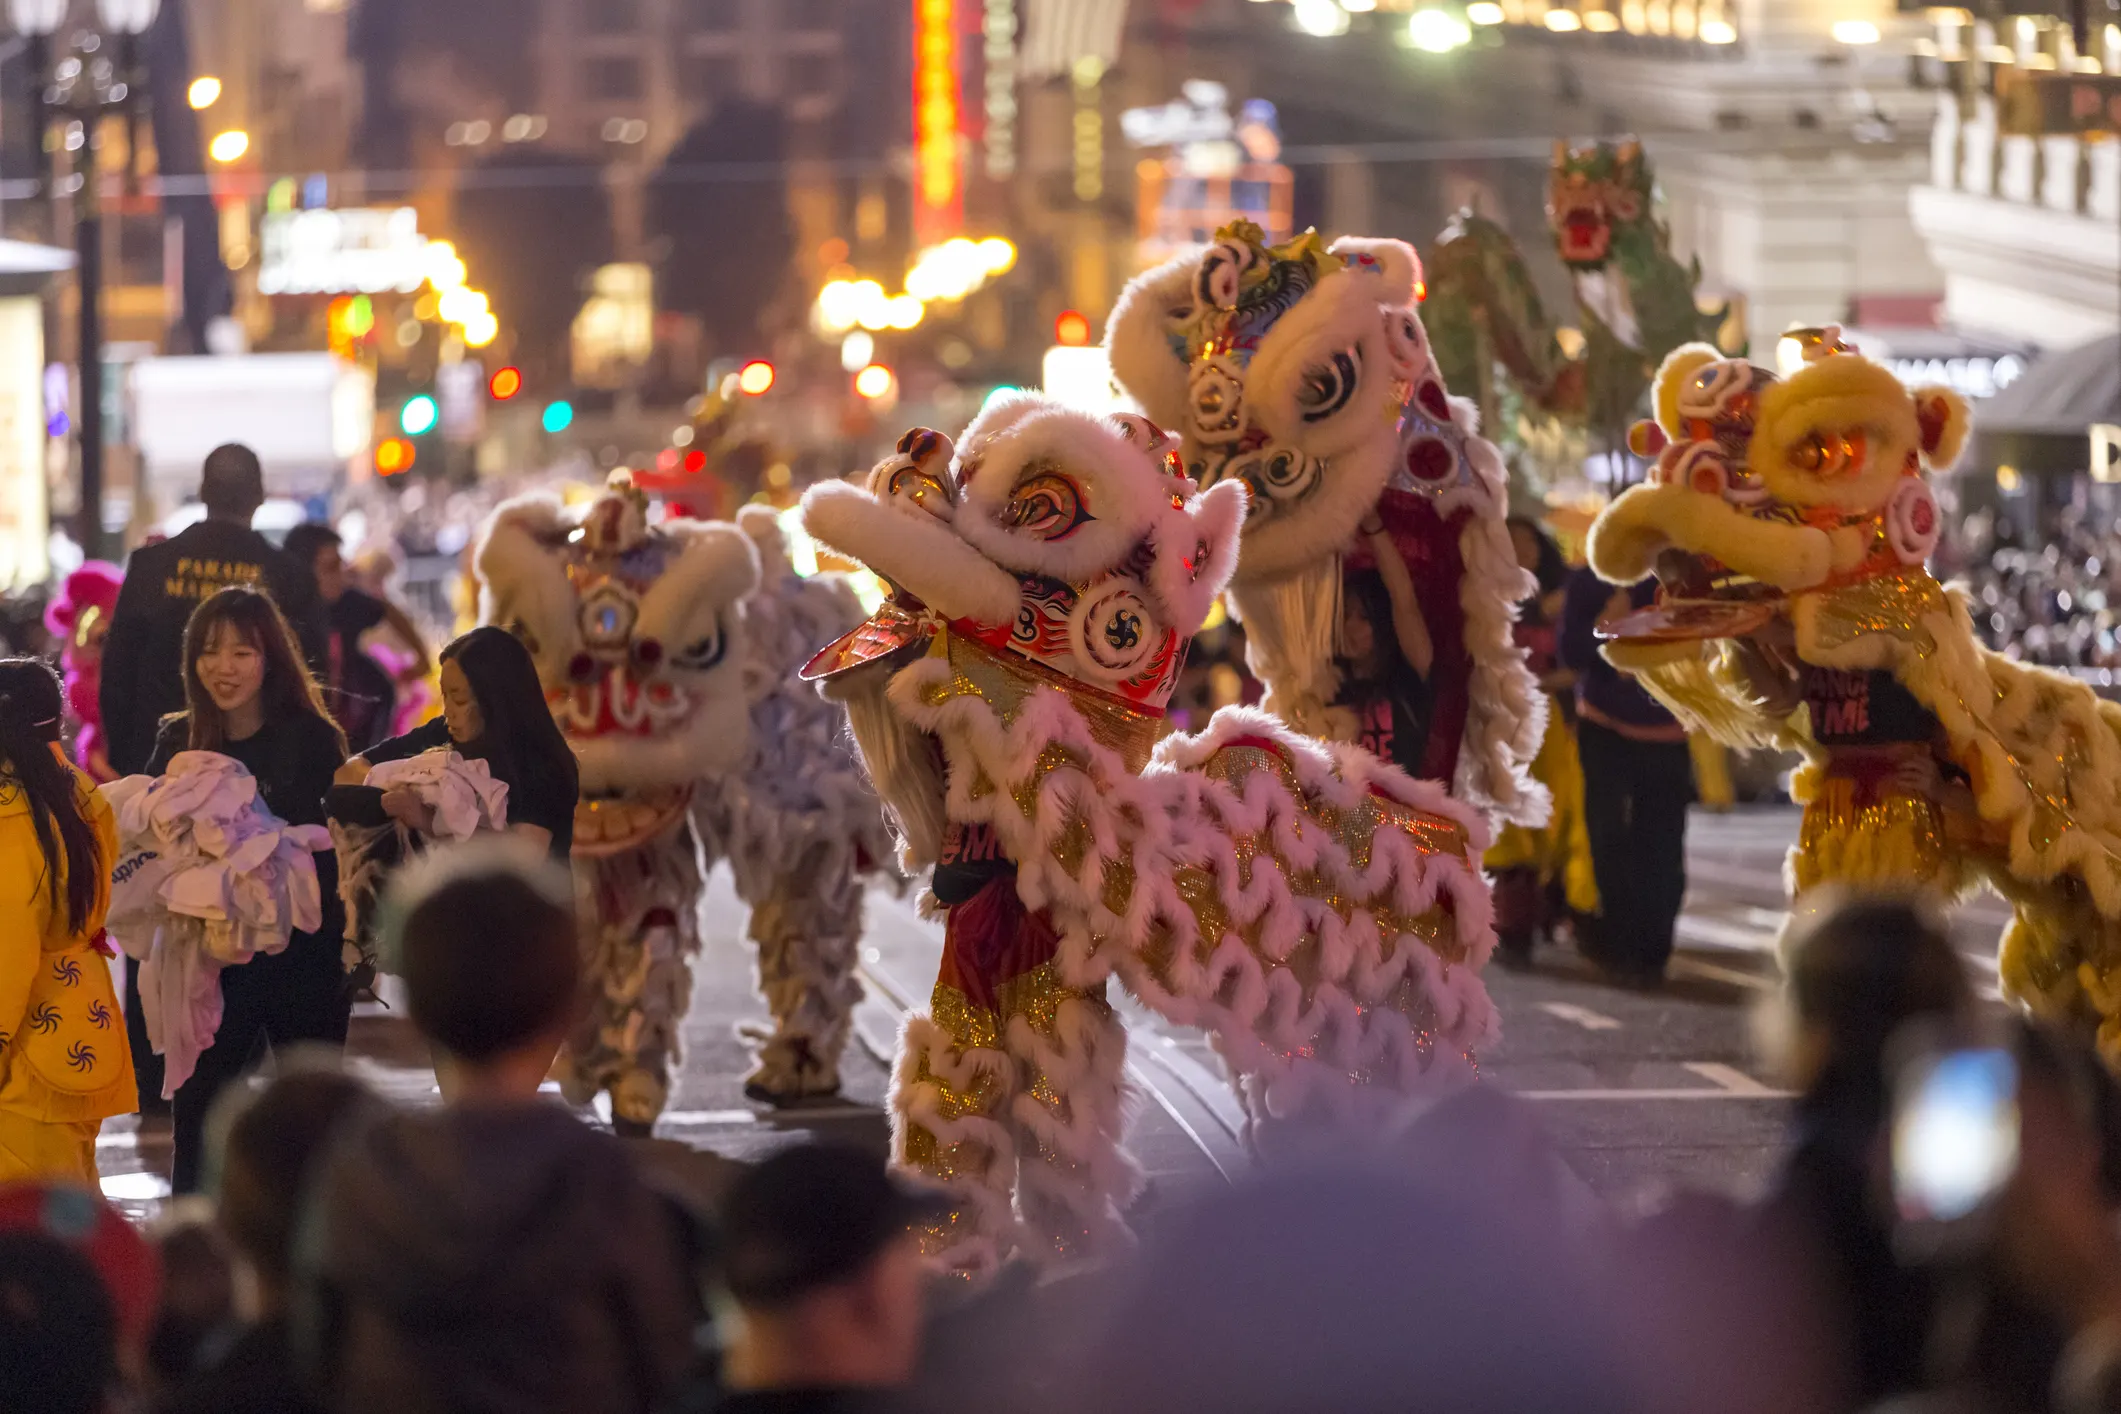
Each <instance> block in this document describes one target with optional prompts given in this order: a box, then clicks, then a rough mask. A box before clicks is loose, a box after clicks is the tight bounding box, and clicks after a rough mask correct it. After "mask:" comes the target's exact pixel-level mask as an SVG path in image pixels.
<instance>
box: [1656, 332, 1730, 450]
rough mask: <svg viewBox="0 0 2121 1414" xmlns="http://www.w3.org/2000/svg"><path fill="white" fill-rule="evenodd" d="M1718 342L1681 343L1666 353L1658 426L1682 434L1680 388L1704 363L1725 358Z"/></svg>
mask: <svg viewBox="0 0 2121 1414" xmlns="http://www.w3.org/2000/svg"><path fill="white" fill-rule="evenodd" d="M1722 357H1723V354H1722V353H1721V352H1719V351H1718V350H1717V348H1716V346H1715V345H1714V344H1681V345H1680V346H1679V347H1678V348H1676V349H1673V350H1672V351H1671V352H1670V353H1668V354H1666V355H1665V359H1664V362H1663V363H1662V364H1660V365H1659V366H1658V369H1657V425H1658V426H1659V427H1662V428H1663V429H1664V430H1665V432H1666V433H1667V434H1669V435H1671V436H1673V437H1677V436H1678V435H1679V390H1680V389H1681V388H1682V387H1684V386H1685V385H1686V380H1687V379H1689V378H1691V377H1693V376H1694V375H1695V373H1697V372H1699V371H1700V370H1701V368H1702V367H1703V366H1704V365H1707V364H1711V363H1714V362H1716V361H1717V360H1718V359H1720V358H1722Z"/></svg>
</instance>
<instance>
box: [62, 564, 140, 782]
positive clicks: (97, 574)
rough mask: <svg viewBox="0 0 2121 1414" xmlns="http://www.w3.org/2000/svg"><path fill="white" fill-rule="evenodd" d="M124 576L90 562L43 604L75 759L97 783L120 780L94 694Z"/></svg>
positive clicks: (109, 568) (97, 686) (100, 678)
mask: <svg viewBox="0 0 2121 1414" xmlns="http://www.w3.org/2000/svg"><path fill="white" fill-rule="evenodd" d="M124 580H125V572H124V571H123V570H121V569H119V568H118V567H117V566H116V565H113V564H107V563H105V562H104V561H102V560H90V561H89V562H88V563H87V564H84V565H83V566H81V568H79V569H77V570H75V571H74V572H73V573H72V574H70V575H68V576H67V577H66V584H65V586H64V587H63V588H62V589H61V590H60V592H59V597H58V598H56V599H54V600H52V602H51V603H50V604H48V605H46V606H45V610H44V626H45V627H46V628H48V629H50V630H51V631H52V634H53V636H54V637H56V638H57V639H58V640H59V642H60V645H61V647H60V658H59V661H60V666H61V667H62V668H63V669H64V670H65V674H66V710H67V711H68V712H70V713H72V714H73V718H74V721H75V723H76V724H77V728H78V729H77V731H76V734H75V736H74V759H75V760H76V761H77V762H79V763H80V765H81V769H82V770H84V771H86V772H88V774H89V775H90V776H92V777H93V778H95V779H96V780H97V781H99V782H100V781H108V780H114V779H116V772H114V771H112V770H111V767H110V757H109V756H108V755H107V754H106V751H105V743H104V740H103V709H102V708H101V707H100V706H99V705H98V704H97V701H96V694H97V692H98V691H99V690H100V688H101V686H102V682H103V640H104V638H105V637H107V636H108V635H109V633H110V616H111V611H112V610H113V609H115V608H116V607H117V605H118V586H119V585H120V584H122V583H123V582H124Z"/></svg>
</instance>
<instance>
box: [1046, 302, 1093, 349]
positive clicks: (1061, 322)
mask: <svg viewBox="0 0 2121 1414" xmlns="http://www.w3.org/2000/svg"><path fill="white" fill-rule="evenodd" d="M1053 342H1054V343H1056V344H1064V345H1066V346H1067V347H1068V348H1071V349H1079V348H1082V347H1084V346H1085V345H1087V344H1088V343H1089V342H1090V320H1089V317H1088V316H1086V315H1083V314H1080V313H1077V312H1076V311H1075V310H1072V309H1066V310H1062V311H1061V317H1060V318H1058V319H1056V320H1054V321H1053Z"/></svg>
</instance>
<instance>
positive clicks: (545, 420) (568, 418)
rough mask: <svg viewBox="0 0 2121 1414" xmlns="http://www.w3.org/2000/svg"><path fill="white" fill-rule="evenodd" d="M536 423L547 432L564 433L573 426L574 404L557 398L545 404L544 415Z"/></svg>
mask: <svg viewBox="0 0 2121 1414" xmlns="http://www.w3.org/2000/svg"><path fill="white" fill-rule="evenodd" d="M538 421H539V425H540V426H542V427H543V428H544V429H545V430H546V431H547V432H565V431H566V430H567V429H568V428H570V427H572V426H574V404H573V403H570V402H568V401H567V400H566V399H565V398H557V399H555V400H553V401H552V402H549V403H547V404H545V415H544V416H543V417H542V418H540V419H539V420H538Z"/></svg>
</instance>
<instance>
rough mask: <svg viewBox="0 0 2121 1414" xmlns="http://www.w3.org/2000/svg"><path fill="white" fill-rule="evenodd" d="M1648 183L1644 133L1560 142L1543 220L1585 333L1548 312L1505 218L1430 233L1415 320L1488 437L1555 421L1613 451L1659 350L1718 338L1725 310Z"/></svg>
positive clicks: (1470, 219) (1503, 437) (1470, 218)
mask: <svg viewBox="0 0 2121 1414" xmlns="http://www.w3.org/2000/svg"><path fill="white" fill-rule="evenodd" d="M1654 188H1655V179H1654V177H1653V175H1652V173H1651V171H1650V166H1649V162H1648V161H1647V159H1645V158H1644V156H1643V152H1642V147H1641V144H1639V143H1636V142H1633V141H1629V142H1624V143H1621V144H1619V145H1617V146H1616V145H1613V144H1610V143H1600V144H1598V145H1597V146H1596V147H1590V148H1571V147H1569V146H1568V145H1567V144H1566V143H1560V142H1557V143H1556V144H1555V148H1554V163H1553V168H1552V171H1551V173H1550V176H1549V180H1548V187H1547V218H1548V224H1549V227H1550V229H1551V230H1552V232H1553V236H1554V243H1555V248H1556V250H1557V252H1558V253H1559V254H1560V256H1561V258H1562V261H1563V263H1564V264H1566V265H1567V266H1568V267H1569V270H1570V272H1571V274H1572V275H1573V276H1574V278H1575V285H1576V303H1577V318H1578V321H1579V324H1580V333H1581V338H1580V339H1577V338H1573V337H1565V334H1566V333H1573V332H1575V331H1564V330H1562V329H1561V328H1560V327H1559V326H1558V325H1557V324H1556V322H1555V321H1554V320H1553V319H1552V318H1551V317H1550V316H1549V315H1548V314H1547V312H1546V308H1545V305H1544V303H1543V302H1542V301H1541V299H1540V297H1539V291H1538V289H1537V287H1536V286H1535V285H1534V284H1533V282H1532V277H1531V272H1530V271H1529V270H1528V269H1527V267H1526V265H1525V259H1524V253H1523V252H1522V251H1521V250H1519V249H1518V247H1517V243H1516V242H1515V241H1513V240H1512V239H1511V238H1510V235H1509V233H1508V232H1507V231H1505V230H1504V229H1503V228H1502V227H1501V226H1499V225H1497V224H1496V223H1495V222H1493V221H1490V220H1488V219H1487V218H1486V217H1484V216H1480V215H1478V214H1476V213H1474V212H1472V211H1462V212H1460V213H1459V214H1458V216H1457V217H1456V218H1454V219H1453V221H1452V222H1451V224H1450V225H1449V226H1448V227H1447V228H1446V229H1445V230H1444V233H1443V235H1442V236H1441V237H1440V238H1439V239H1438V242H1437V245H1436V248H1435V250H1434V252H1433V253H1432V254H1431V256H1430V257H1429V260H1428V300H1427V302H1426V304H1425V305H1424V306H1423V308H1422V320H1423V322H1424V323H1425V324H1426V325H1427V326H1428V330H1429V338H1430V341H1431V344H1432V346H1433V347H1434V349H1435V351H1436V359H1437V362H1438V364H1439V365H1440V366H1441V368H1442V371H1443V374H1444V378H1445V381H1446V382H1447V383H1448V385H1449V386H1450V387H1452V388H1453V389H1456V390H1459V391H1460V392H1462V393H1464V394H1465V395H1467V396H1469V397H1472V398H1473V399H1474V400H1475V401H1476V402H1478V404H1479V405H1480V411H1481V423H1482V425H1483V426H1484V427H1486V428H1489V429H1491V430H1490V433H1489V435H1490V436H1493V437H1495V438H1496V440H1497V441H1500V442H1504V443H1505V444H1508V443H1510V442H1512V441H1520V440H1522V439H1521V436H1520V435H1519V433H1518V427H1519V424H1520V423H1526V422H1538V423H1559V424H1561V425H1562V426H1563V427H1564V428H1567V429H1570V430H1572V431H1576V432H1578V433H1580V434H1581V435H1583V437H1584V438H1585V440H1586V442H1587V443H1588V444H1589V446H1591V447H1594V448H1598V449H1602V450H1614V449H1617V448H1619V447H1620V446H1621V445H1623V443H1624V439H1625V436H1626V431H1627V428H1628V426H1629V424H1630V423H1632V422H1633V421H1634V420H1635V419H1636V417H1637V416H1638V415H1639V414H1640V410H1641V407H1642V403H1643V399H1644V397H1645V396H1646V395H1647V393H1648V392H1649V388H1650V384H1651V382H1652V380H1653V379H1654V378H1655V376H1656V372H1657V367H1658V365H1659V364H1660V363H1662V362H1663V361H1664V357H1665V355H1666V354H1668V353H1670V352H1671V351H1672V350H1673V349H1675V348H1678V347H1679V346H1680V345H1681V344H1686V343H1695V342H1708V343H1717V342H1718V337H1717V336H1718V332H1719V331H1720V330H1721V329H1722V327H1723V325H1724V323H1725V321H1726V320H1727V318H1728V317H1729V312H1730V311H1729V307H1728V306H1726V307H1724V308H1722V309H1718V310H1713V311H1709V312H1703V311H1702V310H1701V309H1700V308H1699V307H1698V306H1697V304H1696V303H1695V299H1694V291H1695V289H1696V287H1697V286H1699V285H1700V283H1701V262H1700V261H1699V260H1698V259H1696V260H1691V261H1688V262H1687V263H1685V264H1681V263H1680V261H1679V260H1678V259H1677V258H1676V257H1675V256H1674V255H1673V254H1672V237H1671V231H1670V229H1669V228H1668V227H1667V226H1666V225H1665V223H1664V222H1663V221H1661V220H1659V219H1658V218H1657V216H1656V214H1655V212H1654V209H1653V206H1654V200H1655V190H1654ZM1731 352H1732V353H1734V354H1735V355H1740V356H1742V354H1743V352H1744V351H1743V349H1742V348H1739V349H1734V350H1731Z"/></svg>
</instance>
